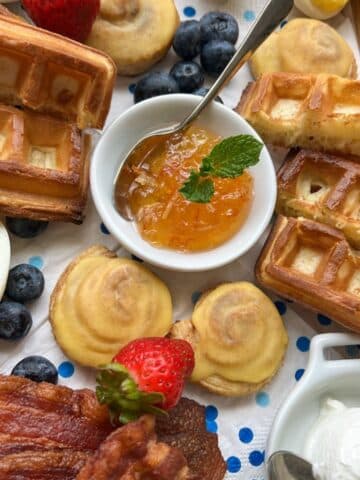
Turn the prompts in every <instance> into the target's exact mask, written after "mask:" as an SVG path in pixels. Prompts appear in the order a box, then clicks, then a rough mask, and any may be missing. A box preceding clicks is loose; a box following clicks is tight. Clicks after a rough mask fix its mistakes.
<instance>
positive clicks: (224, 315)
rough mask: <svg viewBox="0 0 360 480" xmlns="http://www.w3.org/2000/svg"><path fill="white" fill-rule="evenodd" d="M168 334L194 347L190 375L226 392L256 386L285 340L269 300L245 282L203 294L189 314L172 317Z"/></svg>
mask: <svg viewBox="0 0 360 480" xmlns="http://www.w3.org/2000/svg"><path fill="white" fill-rule="evenodd" d="M171 336H172V337H174V338H183V339H186V340H187V341H189V342H190V343H191V345H192V347H193V348H194V352H195V369H194V371H193V374H192V377H191V380H192V381H194V382H197V383H200V384H201V385H203V386H204V387H206V388H207V389H209V390H210V391H213V392H215V393H218V394H220V395H226V396H242V395H248V394H250V393H253V392H255V391H258V390H260V389H261V388H262V387H263V386H264V384H266V383H267V382H268V381H269V380H270V379H271V378H272V377H273V376H274V375H275V373H276V372H277V370H278V369H279V367H280V365H281V362H282V359H283V357H284V354H285V351H286V347H287V343H288V337H287V333H286V330H285V327H284V324H283V322H282V319H281V317H280V315H279V313H278V311H277V309H276V307H275V306H274V304H273V303H272V302H271V300H270V299H269V298H268V297H267V296H266V295H265V294H264V293H262V292H261V291H260V290H259V289H258V288H257V287H255V286H254V285H252V284H251V283H247V282H238V283H229V284H224V285H221V286H219V287H217V288H216V289H215V290H213V291H211V292H209V293H207V294H205V295H203V296H202V297H201V299H200V301H199V302H198V303H197V304H196V306H195V309H194V312H193V315H192V319H191V320H185V321H181V322H178V323H176V324H175V325H174V326H173V328H172V330H171Z"/></svg>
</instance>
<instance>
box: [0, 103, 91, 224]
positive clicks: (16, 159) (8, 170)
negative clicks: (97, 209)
mask: <svg viewBox="0 0 360 480" xmlns="http://www.w3.org/2000/svg"><path fill="white" fill-rule="evenodd" d="M89 147H90V139H89V137H88V136H87V135H83V134H82V133H81V132H80V131H79V130H78V129H77V127H76V126H75V125H72V124H69V123H67V122H64V121H62V120H56V119H54V118H52V117H48V116H44V115H41V114H38V113H34V112H32V111H29V110H26V111H25V110H24V111H22V110H18V109H17V108H13V107H7V106H4V105H0V211H1V212H2V213H4V214H6V215H10V216H20V217H27V218H34V219H37V220H64V221H65V220H66V221H72V222H75V223H80V222H81V220H82V216H83V210H84V207H85V204H86V198H87V191H88V177H89V172H88V170H89V161H88V153H89Z"/></svg>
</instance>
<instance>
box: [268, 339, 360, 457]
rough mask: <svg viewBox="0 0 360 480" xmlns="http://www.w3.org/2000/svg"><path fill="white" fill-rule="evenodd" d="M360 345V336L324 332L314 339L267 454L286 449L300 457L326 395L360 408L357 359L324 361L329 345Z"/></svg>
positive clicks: (280, 412)
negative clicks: (301, 375) (302, 373)
mask: <svg viewBox="0 0 360 480" xmlns="http://www.w3.org/2000/svg"><path fill="white" fill-rule="evenodd" d="M346 345H360V336H358V335H351V334H346V333H327V334H322V335H317V336H316V337H314V338H313V340H312V342H311V347H310V357H309V363H308V366H307V368H306V370H305V373H304V375H303V377H302V378H301V380H300V381H299V382H298V384H297V385H296V387H295V388H294V390H293V391H292V392H291V393H290V395H289V396H288V398H287V400H286V401H285V403H284V404H283V405H282V407H281V408H280V410H279V412H278V414H277V416H276V418H275V421H274V423H273V426H272V430H271V433H270V437H269V440H268V445H267V450H266V456H267V458H269V457H270V456H271V455H272V454H273V453H274V452H277V451H279V450H287V451H290V452H292V453H295V454H297V455H300V456H303V453H304V446H305V441H306V437H307V434H308V432H309V430H310V428H311V427H312V426H313V425H314V423H315V421H316V420H317V419H318V417H319V413H320V407H321V403H322V401H323V400H324V399H325V398H328V397H330V398H333V399H335V400H340V401H341V402H343V403H344V404H345V405H346V406H348V407H360V382H359V377H360V359H355V358H354V359H340V360H327V359H326V356H325V351H326V349H328V348H333V347H342V346H346Z"/></svg>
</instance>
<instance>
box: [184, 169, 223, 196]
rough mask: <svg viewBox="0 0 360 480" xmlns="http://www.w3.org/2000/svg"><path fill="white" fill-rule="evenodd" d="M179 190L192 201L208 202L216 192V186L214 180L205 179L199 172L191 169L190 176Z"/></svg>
mask: <svg viewBox="0 0 360 480" xmlns="http://www.w3.org/2000/svg"><path fill="white" fill-rule="evenodd" d="M179 192H181V193H182V194H183V195H184V197H185V198H186V200H189V201H190V202H195V203H208V202H210V200H211V198H212V196H213V195H214V193H215V188H214V183H213V181H212V180H210V179H206V180H204V179H202V178H201V177H200V174H199V173H198V172H196V171H195V170H191V172H190V176H189V178H188V179H187V180H186V182H184V185H183V186H182V187H181V189H180V190H179Z"/></svg>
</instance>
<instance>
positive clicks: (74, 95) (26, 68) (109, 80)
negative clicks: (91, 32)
mask: <svg viewBox="0 0 360 480" xmlns="http://www.w3.org/2000/svg"><path fill="white" fill-rule="evenodd" d="M115 75H116V69H115V66H114V63H113V62H112V60H111V59H110V58H109V57H108V56H107V55H105V54H103V53H102V52H99V51H97V50H94V49H92V48H90V47H87V46H85V45H81V44H79V43H77V42H73V41H72V40H69V39H67V38H65V37H62V36H60V35H56V34H54V33H50V32H47V31H45V30H41V29H40V28H37V27H34V26H32V25H28V24H26V23H24V22H21V21H19V20H18V19H16V18H14V17H13V16H5V15H0V102H2V103H6V104H10V105H13V106H25V107H28V108H30V109H32V110H35V111H38V112H41V113H48V114H51V115H52V116H56V117H58V118H62V119H64V120H67V121H69V122H73V123H76V124H77V126H78V127H79V128H80V129H84V128H87V127H91V128H102V127H103V126H104V122H105V119H106V116H107V113H108V110H109V106H110V101H111V95H112V90H113V86H114V82H115Z"/></svg>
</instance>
